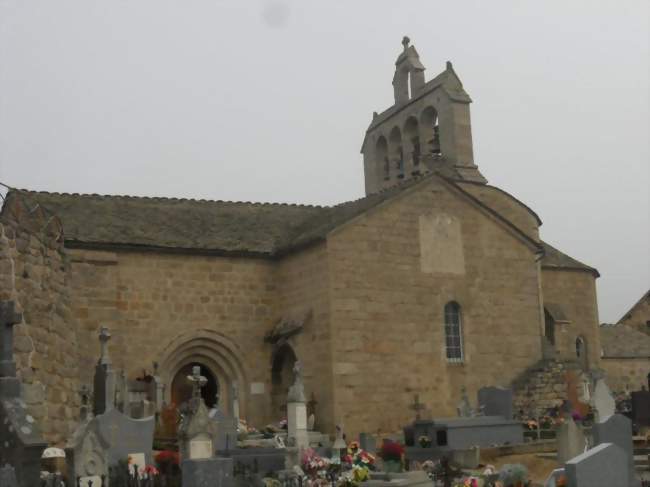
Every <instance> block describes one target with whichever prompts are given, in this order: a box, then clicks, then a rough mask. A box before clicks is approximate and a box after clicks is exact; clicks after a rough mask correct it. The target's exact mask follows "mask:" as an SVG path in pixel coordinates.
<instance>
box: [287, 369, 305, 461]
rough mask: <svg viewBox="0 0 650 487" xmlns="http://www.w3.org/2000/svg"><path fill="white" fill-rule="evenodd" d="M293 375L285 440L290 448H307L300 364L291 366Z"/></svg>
mask: <svg viewBox="0 0 650 487" xmlns="http://www.w3.org/2000/svg"><path fill="white" fill-rule="evenodd" d="M293 374H294V377H293V384H292V385H291V387H290V388H289V394H288V395H287V440H288V443H289V444H291V445H292V446H295V447H297V448H307V447H308V446H309V434H308V433H307V405H306V404H305V403H306V398H305V386H304V384H303V382H302V366H301V365H300V362H296V363H295V365H294V366H293Z"/></svg>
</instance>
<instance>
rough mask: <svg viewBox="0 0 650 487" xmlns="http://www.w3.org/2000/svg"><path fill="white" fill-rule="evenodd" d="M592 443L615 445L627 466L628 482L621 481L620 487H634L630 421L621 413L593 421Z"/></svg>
mask: <svg viewBox="0 0 650 487" xmlns="http://www.w3.org/2000/svg"><path fill="white" fill-rule="evenodd" d="M592 435H593V439H594V445H601V444H604V443H611V444H614V445H616V446H617V447H618V448H619V449H620V450H621V451H622V452H623V454H624V455H625V458H626V460H627V467H628V477H629V479H630V481H629V484H623V483H621V484H620V485H621V487H623V486H627V485H629V486H630V487H636V486H638V485H639V482H637V480H636V473H635V468H634V443H633V441H632V422H631V421H630V420H629V419H628V418H626V417H625V416H623V415H622V414H614V415H612V416H610V417H609V418H608V419H607V420H606V421H603V422H600V423H594V425H593V427H592Z"/></svg>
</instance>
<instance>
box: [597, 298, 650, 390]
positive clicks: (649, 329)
mask: <svg viewBox="0 0 650 487" xmlns="http://www.w3.org/2000/svg"><path fill="white" fill-rule="evenodd" d="M600 339H601V344H602V360H601V364H602V368H603V369H604V370H605V371H606V372H607V377H608V379H609V382H610V387H612V389H614V390H616V391H619V392H624V391H635V390H639V389H640V388H641V387H644V386H645V387H650V291H648V292H646V293H644V294H643V296H641V299H639V300H638V301H637V302H636V303H635V304H634V305H633V306H632V307H631V308H630V309H629V310H628V311H627V312H626V313H625V314H624V315H623V316H622V317H621V319H620V320H618V322H617V323H616V324H608V323H604V324H602V325H601V327H600Z"/></svg>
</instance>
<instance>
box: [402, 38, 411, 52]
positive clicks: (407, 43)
mask: <svg viewBox="0 0 650 487" xmlns="http://www.w3.org/2000/svg"><path fill="white" fill-rule="evenodd" d="M410 43H411V39H409V37H408V36H404V37H403V38H402V45H403V46H404V50H405V51H406V50H407V49H408V48H409V44H410Z"/></svg>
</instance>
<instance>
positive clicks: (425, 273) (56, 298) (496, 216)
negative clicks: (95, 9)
mask: <svg viewBox="0 0 650 487" xmlns="http://www.w3.org/2000/svg"><path fill="white" fill-rule="evenodd" d="M424 71H425V68H424V66H423V64H422V62H421V61H420V58H419V56H418V53H417V51H416V50H415V48H414V47H413V46H412V45H410V43H409V41H408V39H407V38H405V39H404V41H403V50H402V52H401V53H400V54H399V57H398V58H397V61H396V63H395V75H394V78H393V89H394V95H395V103H394V104H393V105H392V106H390V107H388V108H387V109H386V110H384V111H382V112H380V113H374V114H373V116H372V121H371V122H370V125H369V127H368V129H367V131H366V133H365V134H364V136H363V143H362V145H361V152H362V154H363V167H364V175H365V187H366V195H365V197H362V198H360V199H358V200H355V201H349V202H344V203H341V204H339V205H336V206H331V207H320V206H308V205H289V204H270V203H248V202H246V203H244V202H230V201H206V200H192V199H178V198H146V197H131V196H102V195H96V194H61V193H47V192H35V191H28V190H17V189H10V190H9V192H8V193H7V196H6V199H5V202H4V205H3V208H2V214H1V221H0V223H1V226H0V231H1V233H0V298H2V299H14V300H15V301H16V302H17V303H18V306H19V308H20V309H21V310H22V311H23V313H24V319H23V322H22V323H21V324H20V325H18V326H17V327H16V329H15V335H16V336H15V352H16V357H17V362H18V368H19V375H20V378H21V381H22V383H23V387H24V391H25V399H26V401H27V403H28V404H29V405H30V408H31V409H32V411H33V414H34V416H35V417H36V418H37V419H38V420H39V421H40V422H41V427H42V429H43V431H44V434H45V436H46V437H47V438H48V440H50V441H52V442H61V441H63V439H64V438H65V437H66V436H67V435H68V434H69V432H70V431H71V429H72V428H73V426H74V424H75V421H76V420H77V418H78V414H79V403H80V399H79V390H80V388H81V387H82V386H83V385H91V384H92V374H93V370H94V366H95V363H96V361H97V358H98V353H99V342H98V338H97V336H98V331H99V329H100V327H102V326H105V327H108V328H109V329H110V332H111V335H112V339H111V341H110V342H109V353H110V356H111V358H112V360H113V363H114V364H115V366H116V367H119V368H122V369H124V370H125V371H126V373H127V375H128V377H129V378H131V379H134V378H137V377H140V376H142V375H143V374H150V373H152V371H153V367H154V365H153V364H154V362H155V363H156V364H157V374H158V375H159V376H160V377H161V378H162V380H163V382H164V383H165V384H166V388H165V391H164V395H165V401H166V402H167V404H179V403H181V402H182V401H184V400H185V399H187V398H186V397H185V395H186V394H187V390H186V388H185V377H186V376H187V372H188V370H189V369H190V368H191V366H192V365H194V364H199V365H201V367H202V371H203V372H204V374H205V375H206V376H207V377H208V379H209V387H208V388H207V389H209V391H210V394H207V395H206V399H207V400H208V402H210V401H212V402H213V403H214V401H215V397H216V394H217V393H218V395H219V401H220V404H221V406H222V407H223V408H224V409H226V410H229V409H230V408H231V404H232V394H233V390H235V389H236V390H237V391H238V400H239V410H240V416H241V417H242V418H245V419H246V420H247V421H248V423H250V424H253V425H257V426H262V425H264V424H266V423H268V422H271V421H276V420H279V419H281V418H282V417H283V414H284V412H283V407H284V404H285V401H286V391H287V388H288V386H289V380H290V376H291V369H292V366H293V364H294V362H295V361H296V360H299V361H300V362H301V363H302V365H303V371H304V376H305V385H306V391H307V396H308V397H309V398H312V399H313V401H314V402H313V403H312V406H313V407H314V408H315V411H316V413H315V414H316V418H317V419H316V423H317V427H318V428H319V429H320V430H321V431H324V432H328V433H331V432H333V430H334V425H335V424H337V423H342V424H343V425H344V427H345V429H346V431H347V432H348V434H349V435H351V436H353V435H355V434H357V433H358V432H360V431H367V432H373V433H374V432H378V431H381V432H392V431H396V430H398V429H399V428H400V427H401V426H403V425H404V424H405V423H406V422H407V421H409V420H410V419H412V415H413V411H412V410H410V409H409V405H410V404H411V403H412V401H413V397H414V395H415V394H419V398H420V401H422V402H423V403H425V404H426V405H427V408H428V409H429V410H430V414H432V415H434V416H446V415H455V414H456V405H457V403H458V401H459V398H460V389H461V387H462V386H465V387H466V388H467V390H468V393H469V397H470V398H472V397H475V393H476V391H477V389H478V388H480V387H482V386H484V385H500V386H510V385H511V384H513V383H514V382H516V381H517V380H521V378H522V377H524V376H525V374H526V373H527V371H528V370H529V369H531V367H534V366H536V364H539V363H541V362H542V361H543V360H545V359H546V360H548V359H556V360H560V361H566V362H570V363H572V364H574V365H575V366H576V367H579V368H582V369H585V370H586V369H589V368H594V367H598V366H599V361H600V350H601V346H600V343H599V340H600V339H599V334H598V313H597V303H596V286H595V280H596V278H597V277H598V271H597V270H596V269H594V268H592V267H589V266H587V265H585V264H583V263H581V262H579V261H577V260H575V259H574V258H572V257H569V256H568V255H566V254H564V253H562V252H561V251H560V250H558V249H556V248H554V247H552V246H550V245H549V244H547V243H545V242H544V241H543V240H542V239H541V238H540V226H541V224H542V221H541V219H540V217H539V216H538V215H537V214H536V213H535V212H534V211H533V210H532V209H531V208H529V207H528V206H526V204H525V203H523V202H522V201H520V200H519V199H517V198H516V197H514V196H513V195H511V194H509V193H507V192H505V191H503V190H501V189H499V188H497V187H494V186H491V185H490V184H489V183H488V181H487V179H486V177H485V175H484V174H483V172H485V173H486V174H487V172H488V171H487V170H489V168H481V169H479V166H478V165H477V161H476V160H475V158H474V154H473V148H472V127H471V123H470V103H471V101H472V100H471V99H470V97H469V95H468V93H467V92H466V91H465V89H464V87H463V84H462V82H461V80H460V78H459V76H458V75H457V74H456V72H455V70H454V67H453V66H452V64H451V63H447V65H446V68H445V70H444V71H442V72H441V73H440V74H438V75H437V76H435V77H433V78H432V79H430V80H429V81H427V80H426V79H425V74H424Z"/></svg>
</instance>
